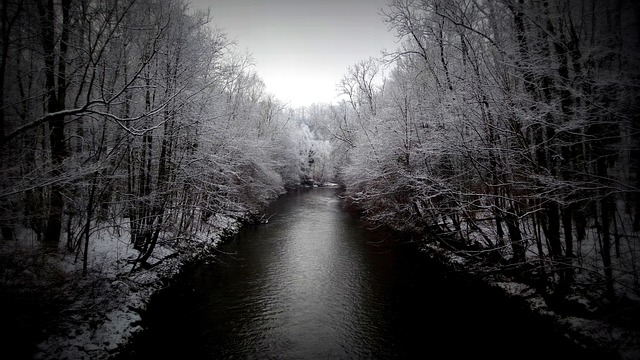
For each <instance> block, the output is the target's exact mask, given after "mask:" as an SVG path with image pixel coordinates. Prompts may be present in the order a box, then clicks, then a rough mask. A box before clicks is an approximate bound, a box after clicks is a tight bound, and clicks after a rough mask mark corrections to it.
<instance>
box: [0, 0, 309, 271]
mask: <svg viewBox="0 0 640 360" xmlns="http://www.w3.org/2000/svg"><path fill="white" fill-rule="evenodd" d="M0 23H1V27H0V38H1V44H2V47H1V49H0V174H1V176H0V228H1V230H2V231H1V232H2V238H3V239H4V240H5V241H9V240H16V241H28V239H30V238H31V237H34V238H36V240H37V241H39V242H41V243H43V244H45V245H46V247H48V248H49V249H51V250H54V251H57V250H58V249H59V248H60V249H62V248H66V249H67V250H68V251H71V252H76V254H78V259H82V260H83V261H84V269H85V270H86V268H87V263H86V262H87V256H86V255H87V253H88V251H89V246H90V242H91V241H97V240H94V239H95V236H94V235H95V234H97V233H98V232H100V231H104V229H111V230H112V231H115V232H117V233H120V234H123V235H122V236H128V237H129V241H131V243H132V244H133V246H134V247H135V248H136V249H137V250H138V251H139V254H140V255H139V257H138V258H137V259H136V260H135V264H134V266H135V265H136V264H140V265H144V264H146V263H147V261H148V259H149V257H150V256H151V254H152V253H153V251H154V248H155V246H156V244H157V243H158V241H159V239H160V240H162V239H164V240H165V241H166V240H170V241H175V242H179V241H188V240H189V239H191V238H193V237H194V236H196V234H198V233H199V232H200V231H201V230H202V229H203V227H204V226H208V224H213V223H214V220H215V215H216V214H225V215H229V216H237V217H241V216H243V214H245V213H247V212H250V211H255V210H256V209H258V208H259V207H260V206H262V205H264V204H265V203H266V202H267V201H268V200H269V199H272V198H273V197H275V196H277V195H278V194H280V193H282V192H283V191H284V189H285V188H286V186H292V185H295V184H298V183H299V181H300V177H301V176H302V175H303V172H304V171H305V168H304V166H303V165H304V162H305V161H306V158H307V154H306V153H305V152H306V151H308V149H306V148H305V149H302V148H301V141H300V140H299V139H296V138H294V137H292V136H294V135H295V134H298V133H300V130H299V129H298V126H299V124H298V123H296V122H295V121H289V120H290V118H291V113H290V112H287V111H286V109H285V106H284V104H283V103H281V102H280V101H279V100H278V99H276V98H275V97H274V96H273V95H270V94H268V93H266V92H265V88H264V84H263V83H262V81H261V80H260V78H259V77H258V76H257V75H256V74H255V73H254V72H253V71H252V69H251V65H252V64H251V59H250V57H249V56H240V55H238V54H237V53H236V52H235V51H234V46H233V45H234V44H233V43H232V42H231V41H230V40H229V39H227V38H226V36H225V34H224V33H223V32H222V31H219V30H215V28H214V27H213V26H210V25H211V24H210V17H209V13H205V12H196V11H192V10H190V9H189V7H188V6H187V3H186V2H184V1H180V0H166V1H154V0H105V1H103V0H59V1H52V0H37V1H30V0H6V1H3V2H2V5H1V8H0ZM292 134H294V135H292ZM31 234H33V235H31Z"/></svg>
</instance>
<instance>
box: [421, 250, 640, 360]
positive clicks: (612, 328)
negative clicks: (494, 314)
mask: <svg viewBox="0 0 640 360" xmlns="http://www.w3.org/2000/svg"><path fill="white" fill-rule="evenodd" d="M421 250H422V251H423V252H424V253H425V254H426V255H427V256H428V257H430V258H432V259H434V260H436V261H438V262H439V263H442V264H444V265H445V266H447V268H448V269H450V271H451V272H452V273H454V274H457V275H458V276H461V277H464V278H465V279H467V281H481V282H482V283H484V284H486V285H487V286H489V287H490V288H492V289H495V290H496V291H498V292H500V293H502V294H503V295H504V296H506V297H507V298H508V301H509V302H510V303H511V304H513V305H514V306H516V307H518V308H520V309H521V310H522V311H525V312H526V313H527V314H529V315H530V316H532V317H535V318H536V319H537V321H541V322H545V323H547V324H548V327H549V328H550V329H554V330H555V331H556V332H558V333H559V334H562V335H563V336H564V337H566V338H567V339H569V340H570V341H571V342H573V343H574V344H576V345H577V346H579V347H581V348H584V349H586V350H589V351H590V353H593V354H594V355H595V358H598V359H621V360H637V359H640V301H639V300H638V299H637V298H635V297H633V294H631V293H628V294H623V295H621V296H620V298H619V300H618V301H617V302H615V303H607V304H605V303H599V304H596V303H595V298H599V297H597V296H596V295H595V294H590V293H589V291H588V289H587V290H586V291H585V292H582V293H581V292H580V291H578V290H575V293H574V295H573V296H572V297H570V298H568V299H565V301H563V302H557V301H554V299H552V298H550V297H548V296H544V295H542V294H540V292H539V291H537V290H536V288H535V285H533V284H532V283H530V282H528V281H526V279H525V278H524V277H519V276H518V273H517V272H515V273H514V272H512V271H509V268H510V267H509V266H508V265H505V266H504V267H500V266H496V265H495V264H493V265H489V264H487V263H486V262H485V260H482V259H480V258H475V260H474V259H473V258H470V257H463V256H460V255H458V254H456V253H455V252H453V251H451V250H447V249H444V248H442V247H440V246H438V245H437V244H436V243H434V242H431V243H425V244H423V245H422V247H421ZM534 345H535V344H534ZM541 345H543V344H538V345H535V346H541Z"/></svg>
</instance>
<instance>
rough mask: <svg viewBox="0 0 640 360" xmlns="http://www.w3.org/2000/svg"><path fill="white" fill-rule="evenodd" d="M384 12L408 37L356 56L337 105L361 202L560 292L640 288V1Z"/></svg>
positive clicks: (349, 185)
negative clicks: (374, 54)
mask: <svg viewBox="0 0 640 360" xmlns="http://www.w3.org/2000/svg"><path fill="white" fill-rule="evenodd" d="M383 17H384V20H385V22H386V23H387V24H388V25H389V26H390V28H391V29H393V30H395V31H396V32H397V34H398V38H399V39H400V41H401V47H400V48H399V49H398V50H397V51H394V52H391V53H388V54H386V56H384V57H383V58H382V60H381V61H379V60H375V59H368V60H364V61H361V62H359V63H357V64H354V65H353V66H352V67H350V68H349V69H348V71H347V73H346V74H345V76H344V78H343V79H342V81H341V82H340V84H339V89H340V91H341V92H342V94H343V96H344V101H343V102H342V103H340V104H337V105H333V106H331V107H328V108H326V109H325V110H324V111H325V113H324V115H323V116H324V118H325V119H326V121H327V122H328V123H327V131H329V132H330V134H331V137H332V138H333V144H334V148H333V151H334V152H336V154H335V155H334V158H335V159H341V160H340V162H339V163H336V164H337V165H338V166H339V173H340V177H341V180H342V182H343V183H344V184H345V186H346V195H347V198H348V200H349V202H350V203H351V204H353V205H354V206H356V207H357V208H358V209H359V210H360V211H361V213H362V214H363V216H364V217H365V218H366V219H367V220H368V221H369V223H370V224H371V225H373V226H389V227H392V228H393V229H395V230H397V231H401V232H405V233H406V234H408V235H412V234H414V235H415V234H428V235H429V236H428V238H429V239H433V240H434V241H438V242H440V243H441V244H442V245H443V246H445V247H447V248H449V249H454V250H465V251H466V253H467V254H472V255H474V256H490V257H491V258H492V259H495V261H496V263H501V264H510V265H509V266H511V267H512V268H513V267H514V266H515V267H519V268H520V269H521V270H519V271H520V272H522V269H529V270H528V271H529V272H530V274H535V276H536V278H537V279H538V281H539V286H540V288H541V289H542V290H543V291H545V292H552V293H553V292H555V293H562V292H563V291H565V290H566V289H568V288H569V287H570V286H573V285H575V278H576V275H577V274H580V275H585V276H588V278H590V279H592V280H593V284H602V289H603V294H604V296H607V297H609V298H614V297H615V288H616V286H631V287H633V288H635V289H638V288H640V286H639V281H638V276H639V269H638V264H639V262H638V261H639V256H640V248H639V247H638V244H640V242H639V241H638V234H639V230H640V204H639V200H640V199H639V189H640V183H639V177H638V170H639V169H638V165H639V164H640V162H639V161H638V159H640V151H639V150H640V146H639V141H640V131H639V130H640V103H639V100H640V97H639V96H640V91H639V88H638V84H639V80H640V67H639V66H640V26H639V23H638V21H639V19H640V5H639V4H638V3H637V2H635V1H627V0H612V1H595V0H594V1H571V0H549V1H542V0H541V1H534V0H501V1H478V0H446V1H445V0H392V1H390V2H389V8H388V9H387V10H386V11H385V12H384V15H383ZM473 250H477V251H473ZM487 250H490V251H487ZM532 276H533V275H532Z"/></svg>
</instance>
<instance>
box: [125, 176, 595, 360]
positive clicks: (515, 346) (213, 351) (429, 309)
mask: <svg viewBox="0 0 640 360" xmlns="http://www.w3.org/2000/svg"><path fill="white" fill-rule="evenodd" d="M267 214H268V215H270V216H271V218H270V221H269V223H268V224H264V225H259V226H255V227H248V228H245V229H243V230H242V231H241V232H240V234H238V235H237V236H236V238H235V239H234V240H232V241H230V242H229V243H227V244H225V245H224V246H222V247H221V249H220V251H221V253H220V255H219V256H218V259H217V261H215V262H214V263H210V264H200V265H198V266H195V267H194V268H193V269H190V270H189V271H186V272H185V273H184V274H182V275H181V276H180V278H179V281H178V282H177V283H176V284H173V285H172V286H171V287H169V289H168V290H166V291H164V292H163V293H161V294H160V295H159V296H158V297H156V298H154V300H153V301H152V302H151V304H150V306H149V312H148V314H147V315H146V316H145V317H144V319H143V321H144V324H143V325H144V326H145V327H146V330H145V332H144V333H143V335H142V336H140V337H139V338H138V339H137V340H136V341H135V342H134V344H133V346H132V347H131V349H130V350H129V352H128V353H127V354H126V355H125V356H124V358H130V359H149V358H171V359H178V358H180V359H416V358H451V359H458V358H470V357H473V358H480V357H484V356H487V357H490V358H492V359H523V358H528V359H535V358H544V357H553V358H558V356H563V357H566V358H575V357H577V356H579V357H581V358H584V357H585V353H584V352H581V351H580V350H579V349H574V348H573V347H571V346H570V345H569V344H567V343H566V342H565V341H563V339H562V338H560V337H556V336H554V335H553V334H552V333H551V332H550V331H549V330H550V329H549V328H548V327H545V326H543V324H541V323H540V322H537V321H536V320H535V319H534V318H532V317H528V316H526V314H525V313H522V312H520V311H518V309H517V307H515V306H514V305H513V304H510V303H509V302H508V301H506V300H504V299H502V298H501V297H500V296H497V295H496V294H494V293H492V292H491V291H489V290H488V289H486V288H483V287H481V286H479V285H474V283H473V282H468V281H461V280H460V278H459V277H457V276H454V274H450V273H447V271H446V270H444V269H443V268H441V267H440V266H438V264H434V263H433V262H431V261H428V260H427V259H426V258H425V257H422V256H420V254H419V253H418V252H417V251H416V248H415V244H412V243H408V242H405V243H403V242H401V241H398V240H397V239H393V238H391V237H389V235H386V234H384V233H382V232H375V231H373V232H372V231H367V230H365V229H363V228H362V227H361V225H360V224H359V222H358V220H357V219H356V218H355V217H354V216H352V215H351V214H349V213H348V212H346V211H344V210H343V206H342V201H341V200H340V199H339V198H338V190H337V189H331V188H315V189H306V190H299V191H297V192H293V193H291V194H288V195H286V196H284V197H283V198H281V199H279V200H278V201H276V202H275V203H274V204H273V205H272V206H271V207H270V208H269V209H268V210H267Z"/></svg>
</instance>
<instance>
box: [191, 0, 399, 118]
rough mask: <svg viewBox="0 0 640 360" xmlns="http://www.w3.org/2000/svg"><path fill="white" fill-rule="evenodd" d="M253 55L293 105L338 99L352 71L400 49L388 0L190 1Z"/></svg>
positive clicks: (270, 85)
mask: <svg viewBox="0 0 640 360" xmlns="http://www.w3.org/2000/svg"><path fill="white" fill-rule="evenodd" d="M190 3H191V7H192V8H199V9H206V8H207V7H209V8H210V9H211V17H212V20H213V21H212V22H213V25H215V26H217V27H219V28H221V29H223V30H224V31H225V33H226V34H227V35H228V37H229V38H230V39H232V40H235V41H236V42H237V45H238V50H240V51H241V52H245V51H246V52H247V53H249V54H251V55H252V57H253V60H254V62H255V64H256V71H257V73H258V75H259V76H260V77H261V78H262V79H263V80H264V82H265V84H266V86H267V91H268V92H270V93H273V94H274V95H275V96H276V97H277V98H279V99H280V100H282V101H286V102H289V103H290V104H291V105H292V106H308V105H310V104H312V103H314V102H318V103H320V102H323V103H326V102H331V101H333V100H335V99H336V95H337V93H336V91H335V89H336V84H337V83H338V81H339V80H340V78H342V76H343V75H344V74H345V73H346V71H347V68H348V67H349V66H351V65H353V64H355V63H357V62H358V61H360V60H365V59H367V58H369V57H370V56H372V57H379V56H380V54H381V51H382V50H383V49H387V50H389V51H391V50H394V49H395V48H396V42H395V37H394V35H393V33H392V32H389V31H388V30H387V25H386V24H385V23H384V22H383V21H382V16H381V15H380V9H381V8H383V7H385V6H386V0H191V1H190Z"/></svg>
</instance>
